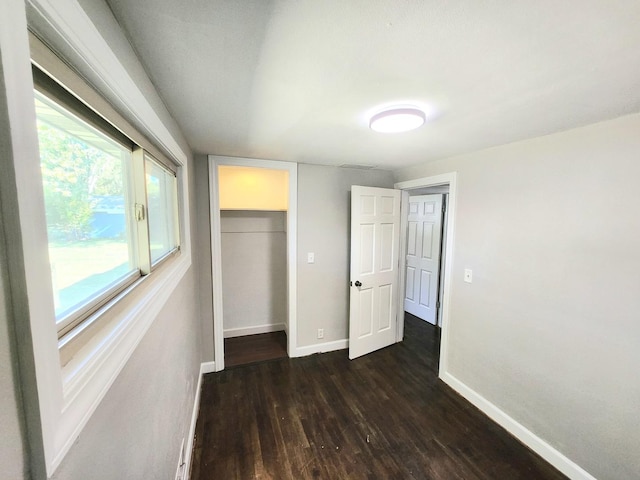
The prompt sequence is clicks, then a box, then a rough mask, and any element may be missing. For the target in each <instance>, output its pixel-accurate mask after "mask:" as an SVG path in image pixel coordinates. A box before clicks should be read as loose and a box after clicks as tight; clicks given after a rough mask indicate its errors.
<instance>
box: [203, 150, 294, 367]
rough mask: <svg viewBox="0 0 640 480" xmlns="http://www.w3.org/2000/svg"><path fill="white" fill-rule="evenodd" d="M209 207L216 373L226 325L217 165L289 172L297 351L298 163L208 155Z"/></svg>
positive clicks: (290, 280) (290, 345)
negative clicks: (224, 321)
mask: <svg viewBox="0 0 640 480" xmlns="http://www.w3.org/2000/svg"><path fill="white" fill-rule="evenodd" d="M208 161H209V207H210V215H211V275H212V280H213V353H214V360H215V366H216V367H215V368H216V371H217V372H218V371H220V370H224V325H223V321H222V319H223V318H224V317H223V304H222V238H221V236H220V201H219V197H218V191H219V190H218V168H217V167H218V166H219V165H231V166H239V167H255V168H270V169H273V170H286V171H288V172H289V209H288V210H287V325H286V327H287V351H288V353H289V356H290V357H295V356H296V351H297V328H296V327H297V318H296V305H297V303H296V301H297V288H296V285H297V268H296V259H297V258H296V257H297V251H296V246H297V231H298V226H297V223H298V164H297V163H292V162H281V161H276V160H259V159H254V158H241V157H221V156H217V155H209V156H208Z"/></svg>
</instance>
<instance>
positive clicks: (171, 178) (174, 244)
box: [145, 155, 179, 266]
mask: <svg viewBox="0 0 640 480" xmlns="http://www.w3.org/2000/svg"><path fill="white" fill-rule="evenodd" d="M145 173H146V187H147V205H148V210H149V214H148V216H149V244H150V247H151V248H150V249H151V265H152V266H155V265H157V264H158V263H159V262H160V261H162V260H163V259H164V258H166V257H167V256H168V255H170V254H171V253H173V252H175V251H177V249H178V246H179V228H178V224H177V222H176V218H177V212H178V202H177V200H178V182H177V179H176V175H175V173H174V172H173V171H170V170H168V169H167V168H165V167H164V166H162V165H160V163H158V162H157V161H156V160H154V159H153V158H151V157H150V156H148V155H147V156H146V157H145Z"/></svg>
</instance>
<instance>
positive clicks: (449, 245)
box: [394, 172, 457, 378]
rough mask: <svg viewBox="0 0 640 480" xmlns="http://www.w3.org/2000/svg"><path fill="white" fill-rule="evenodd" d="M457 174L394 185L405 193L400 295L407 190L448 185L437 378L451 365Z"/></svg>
mask: <svg viewBox="0 0 640 480" xmlns="http://www.w3.org/2000/svg"><path fill="white" fill-rule="evenodd" d="M456 178H457V173H456V172H450V173H444V174H441V175H435V176H432V177H423V178H417V179H415V180H408V181H406V182H398V183H396V184H395V185H394V188H397V189H400V190H403V195H402V202H403V205H405V206H404V208H403V209H402V210H401V211H402V219H401V221H402V222H403V223H401V226H400V235H401V239H400V245H401V248H402V249H403V250H401V256H400V269H399V272H400V293H401V294H403V295H404V294H405V293H406V292H405V288H406V285H405V280H404V273H403V272H404V271H405V269H406V262H407V260H406V251H405V250H404V249H405V248H406V247H405V246H404V245H405V244H406V242H407V219H406V213H407V212H406V202H407V200H408V198H409V194H408V192H407V191H408V190H414V189H418V188H424V187H435V186H438V185H449V204H448V205H447V212H448V213H447V215H448V217H447V241H446V248H445V257H444V284H443V286H442V288H443V302H442V337H441V340H440V367H439V371H438V376H439V377H440V378H443V377H444V375H445V374H446V373H447V372H448V362H449V329H450V328H451V326H450V325H449V321H450V314H449V313H450V308H451V284H452V279H453V275H452V272H453V254H454V251H453V243H454V238H455V235H454V234H455V228H454V227H455V217H456V201H457V198H456V196H457V190H456ZM401 318H404V302H398V319H401ZM403 336H404V322H401V321H399V322H398V341H401V340H402V337H403Z"/></svg>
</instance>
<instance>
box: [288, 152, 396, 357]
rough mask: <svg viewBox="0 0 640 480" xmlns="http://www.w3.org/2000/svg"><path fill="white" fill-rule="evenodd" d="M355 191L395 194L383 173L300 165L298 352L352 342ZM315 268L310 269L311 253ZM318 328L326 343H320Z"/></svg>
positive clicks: (387, 173)
mask: <svg viewBox="0 0 640 480" xmlns="http://www.w3.org/2000/svg"><path fill="white" fill-rule="evenodd" d="M351 185H364V186H369V187H388V188H393V176H392V174H391V173H390V172H387V171H383V170H358V169H349V168H338V167H326V166H320V165H307V164H300V165H298V346H299V347H303V346H309V345H313V344H317V343H323V342H331V341H335V340H343V339H346V338H348V337H349V251H350V248H351V247H350V242H349V238H350V237H349V236H350V233H349V230H350V223H349V222H350V211H351V200H350V198H351V197H350V192H351ZM308 252H313V253H315V263H313V264H308V263H307V253H308ZM318 328H322V329H324V339H322V340H318V338H317V331H318Z"/></svg>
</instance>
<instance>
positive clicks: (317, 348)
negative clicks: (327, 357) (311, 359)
mask: <svg viewBox="0 0 640 480" xmlns="http://www.w3.org/2000/svg"><path fill="white" fill-rule="evenodd" d="M345 348H349V340H348V339H346V338H344V339H342V340H334V341H333V342H325V343H316V344H315V345H308V346H306V347H298V348H296V351H295V355H291V354H289V356H290V357H306V356H307V355H313V354H314V353H326V352H333V351H335V350H344V349H345Z"/></svg>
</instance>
